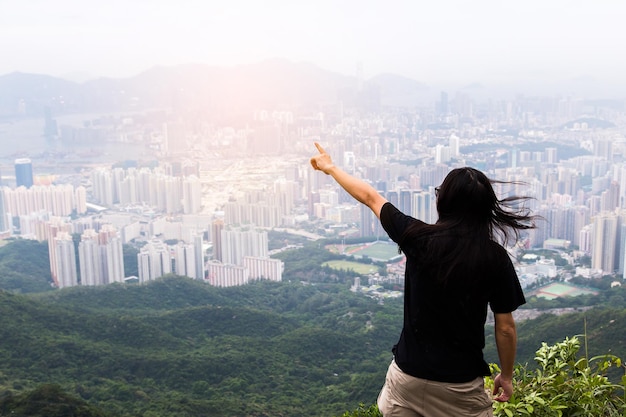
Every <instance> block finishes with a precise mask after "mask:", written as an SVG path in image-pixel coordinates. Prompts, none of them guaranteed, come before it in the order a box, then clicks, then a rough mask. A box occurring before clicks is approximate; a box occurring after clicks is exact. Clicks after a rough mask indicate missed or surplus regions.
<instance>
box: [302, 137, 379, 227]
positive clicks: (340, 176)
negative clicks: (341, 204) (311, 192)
mask: <svg viewBox="0 0 626 417" xmlns="http://www.w3.org/2000/svg"><path fill="white" fill-rule="evenodd" d="M315 147H316V148H317V150H318V151H319V154H318V155H315V156H313V157H312V158H311V166H312V167H313V168H314V169H315V170H317V171H322V172H323V173H324V174H327V175H330V176H331V177H333V178H334V180H335V181H337V183H338V184H339V185H340V186H341V187H342V188H343V189H344V190H346V191H347V192H348V193H349V194H350V195H351V196H352V197H354V198H355V199H356V200H357V201H359V202H360V203H363V204H365V205H366V206H367V207H369V208H370V209H371V210H372V211H373V212H374V214H375V215H376V217H378V218H380V210H381V208H382V207H383V204H385V203H386V202H387V199H385V198H384V197H383V196H382V195H380V193H379V192H378V191H376V189H375V188H374V187H372V186H371V185H369V184H368V183H366V182H365V181H362V180H360V179H358V178H356V177H354V176H352V175H350V174H348V173H347V172H345V171H344V170H342V169H341V168H339V167H338V166H336V165H335V164H334V163H333V161H332V159H331V157H330V155H329V154H328V153H327V152H326V151H325V150H324V148H322V146H321V145H320V144H319V143H317V142H315Z"/></svg>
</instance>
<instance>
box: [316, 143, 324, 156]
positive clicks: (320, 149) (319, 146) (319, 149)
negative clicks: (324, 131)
mask: <svg viewBox="0 0 626 417" xmlns="http://www.w3.org/2000/svg"><path fill="white" fill-rule="evenodd" d="M315 147H316V148H317V150H318V151H319V152H320V153H326V151H325V150H324V148H322V145H320V144H319V143H317V142H315Z"/></svg>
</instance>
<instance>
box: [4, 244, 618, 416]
mask: <svg viewBox="0 0 626 417" xmlns="http://www.w3.org/2000/svg"><path fill="white" fill-rule="evenodd" d="M18 242H23V243H18ZM16 244H17V245H30V246H28V248H24V247H21V246H17V248H18V249H20V250H27V251H28V252H29V253H28V254H25V255H24V257H22V258H18V257H16V255H14V254H15V248H16V246H15V245H16ZM11 247H12V248H13V249H11V250H7V248H11ZM1 249H3V250H0V285H5V283H6V282H9V283H12V284H11V285H13V286H12V287H11V286H8V287H3V288H5V289H7V290H10V291H8V292H2V291H0V340H1V341H2V343H0V415H12V416H20V415H23V416H37V415H42V416H43V415H46V416H54V415H59V416H61V415H70V414H68V411H67V410H74V411H72V412H73V413H74V414H72V415H76V416H79V415H80V416H85V417H89V416H121V417H125V416H128V417H130V416H133V417H134V416H144V417H150V416H164V415H167V416H173V417H177V416H194V417H196V416H209V415H210V416H217V417H219V416H244V415H245V416H259V417H260V416H277V415H282V416H300V415H308V416H320V417H321V416H324V417H328V416H339V415H341V414H342V413H344V412H346V410H357V411H355V412H354V413H361V412H362V413H374V412H377V410H375V407H374V408H371V407H369V406H361V407H360V406H359V404H372V403H373V402H374V401H375V399H376V396H377V394H378V391H379V389H380V387H381V385H382V383H383V382H384V375H385V372H386V368H387V366H388V364H389V361H390V359H391V352H390V349H391V346H392V345H393V344H394V343H395V342H396V339H397V337H398V334H399V331H400V327H401V320H402V301H401V300H393V299H389V300H386V301H385V304H380V303H379V302H378V301H376V300H373V299H370V298H367V297H365V296H363V295H359V294H354V293H351V292H350V291H348V287H349V283H350V282H351V280H352V277H353V276H354V273H353V272H351V271H336V270H331V269H330V268H325V267H321V265H322V264H323V262H325V261H328V260H329V259H334V257H335V255H332V254H331V255H329V254H328V253H327V252H326V251H324V250H322V249H317V248H306V249H303V250H302V251H304V252H302V251H291V252H284V253H282V254H281V256H282V257H284V259H288V262H287V263H286V268H285V274H284V279H285V282H283V283H272V282H258V283H254V284H250V285H247V286H242V287H232V288H215V287H212V286H210V285H207V284H204V283H202V282H198V281H194V280H191V279H189V278H186V277H177V276H168V277H164V278H163V279H159V280H157V281H154V282H151V283H149V284H148V285H132V284H129V285H122V284H115V285H108V286H103V287H73V288H67V289H63V290H54V291H49V288H50V287H49V281H46V280H47V279H48V277H47V276H45V274H44V275H43V278H42V279H41V281H39V279H37V278H34V275H33V277H26V278H24V275H22V276H21V277H22V278H14V279H13V281H3V280H2V278H3V277H2V275H1V274H6V273H7V271H9V270H10V267H8V266H7V265H13V266H12V268H16V266H15V265H17V264H16V262H18V261H19V260H20V259H29V260H28V263H30V262H31V261H32V262H33V264H32V265H30V264H29V265H26V264H25V266H24V267H23V268H20V271H24V270H25V271H29V273H32V274H38V273H42V274H43V272H42V271H43V270H44V266H43V265H39V264H38V263H37V262H39V261H38V260H37V259H30V257H32V254H33V253H40V252H41V251H43V250H46V251H47V246H45V244H43V245H42V244H39V243H37V242H31V241H16V242H13V243H11V244H10V245H7V246H5V247H4V248H1ZM33 258H36V257H33ZM336 259H340V258H336ZM45 261H46V266H45V268H46V269H45V270H46V272H47V273H48V274H49V271H48V270H47V257H46V258H45ZM40 263H42V262H40ZM17 273H18V271H16V274H17ZM289 281H291V282H289ZM32 282H41V283H44V284H45V287H46V290H45V291H38V292H36V293H28V294H27V291H26V290H25V288H28V286H29V285H31V283H32ZM33 288H35V287H33ZM20 291H21V292H22V294H19V292H20ZM623 299H626V289H624V288H613V289H606V290H603V291H602V292H601V293H600V294H599V295H598V296H593V297H591V296H589V297H586V298H580V297H577V300H576V301H572V304H573V305H575V306H581V305H587V306H588V305H594V304H595V305H596V307H595V308H593V309H591V310H587V311H580V312H577V313H573V314H568V315H560V316H556V315H551V314H545V315H542V316H540V317H539V318H537V319H534V320H526V321H520V322H519V323H518V334H519V343H518V357H517V359H518V362H519V367H521V368H519V369H524V370H528V372H534V370H535V369H536V368H537V364H536V363H535V360H534V358H535V356H536V351H537V349H538V348H539V347H541V346H542V343H543V342H547V343H548V344H555V343H560V342H561V341H563V340H564V339H565V338H568V337H572V336H575V335H583V334H586V335H587V336H588V337H587V339H585V340H584V345H583V348H582V349H581V352H578V353H577V355H578V356H579V357H580V356H588V357H594V356H598V355H606V354H607V353H608V354H613V355H615V356H616V357H621V358H624V357H626V346H625V345H624V344H625V341H624V338H623V335H624V334H626V311H625V310H624V309H623V305H622V306H620V305H617V308H615V307H616V304H619V303H618V302H616V300H617V301H619V300H623ZM530 301H531V303H530V304H531V305H534V306H535V307H537V306H538V305H542V306H545V307H550V306H558V307H563V306H565V305H566V303H564V302H563V301H555V302H554V303H548V302H539V301H537V300H530ZM486 333H487V338H486V340H487V346H486V349H485V356H486V359H487V361H488V362H497V355H496V350H495V345H494V342H493V330H492V328H490V327H487V329H486ZM520 372H522V371H521V370H520ZM524 372H526V371H524ZM620 372H621V373H620ZM525 375H526V374H525ZM607 375H608V377H609V378H610V380H611V381H613V382H619V381H620V378H621V377H622V376H623V368H619V367H611V369H610V370H609V371H608V373H607ZM528 380H529V381H530V380H532V378H528ZM529 386H530V385H529ZM33 398H38V400H37V401H39V403H41V404H46V406H45V412H44V411H42V410H43V409H44V408H42V409H41V410H39V411H37V412H40V413H41V414H36V412H35V411H34V410H33V408H32V404H33ZM28 404H31V406H30V408H29V406H28ZM525 406H526V405H524V407H525ZM42 407H43V405H42ZM520 407H521V406H520ZM64 410H65V411H64ZM359 410H360V411H359ZM500 411H501V413H506V411H505V410H504V409H501V410H500ZM509 411H511V410H509ZM55 412H56V413H57V414H55ZM516 412H517V410H516ZM10 413H11V414H10ZM20 413H21V414H20ZM354 415H357V414H354ZM358 415H363V416H365V415H367V416H370V415H372V416H373V415H375V414H358ZM497 415H502V416H503V415H505V414H497ZM531 415H532V414H531ZM546 415H551V414H546ZM565 415H567V414H565Z"/></svg>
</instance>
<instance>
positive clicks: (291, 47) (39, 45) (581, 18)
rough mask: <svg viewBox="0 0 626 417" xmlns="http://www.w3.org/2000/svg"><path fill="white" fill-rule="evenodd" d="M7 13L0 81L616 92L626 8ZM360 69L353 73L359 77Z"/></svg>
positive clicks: (150, 6) (62, 6)
mask: <svg viewBox="0 0 626 417" xmlns="http://www.w3.org/2000/svg"><path fill="white" fill-rule="evenodd" d="M97 6H98V7H97V9H94V7H93V5H90V4H89V2H77V1H74V0H62V1H57V2H54V3H49V2H18V1H14V0H9V1H4V2H3V3H2V5H1V6H0V8H1V9H2V13H0V51H1V52H2V54H3V57H4V59H3V62H2V63H1V64H0V75H1V74H7V73H11V72H15V71H19V72H31V73H42V74H50V75H53V76H60V77H65V78H70V79H74V80H77V79H83V80H84V79H85V78H97V77H102V76H104V77H112V78H124V77H130V76H133V75H136V74H138V73H141V72H142V71H145V70H147V69H150V68H152V67H154V66H172V65H179V64H187V63H204V64H208V65H215V66H227V67H229V66H236V65H246V64H251V63H256V62H259V61H262V60H265V59H271V58H276V57H279V58H285V59H289V60H292V61H295V62H311V63H313V64H316V65H318V66H320V67H321V68H324V69H327V70H331V71H335V72H338V73H343V74H347V75H354V74H356V73H357V72H359V71H361V72H362V75H363V76H364V77H365V78H369V77H373V76H375V75H378V74H380V73H386V72H392V73H396V74H399V75H402V76H405V77H408V78H411V79H415V80H417V81H420V82H425V83H431V84H448V85H449V84H456V85H463V84H467V83H474V82H482V83H485V82H489V83H493V84H504V83H511V82H516V83H522V84H534V85H537V84H540V85H545V84H546V83H551V82H552V83H554V82H562V81H563V80H566V79H571V80H574V79H581V78H582V79H585V78H592V79H595V80H602V81H603V82H605V83H607V84H611V83H612V84H614V85H617V86H623V85H624V82H623V81H622V77H621V74H622V73H623V72H624V71H625V70H626V63H624V62H622V61H623V60H622V59H621V58H620V54H619V51H620V46H621V43H622V41H623V40H624V39H625V38H626V33H624V29H623V28H622V25H621V22H620V19H621V16H623V15H624V12H625V11H626V5H624V4H621V3H617V2H604V3H597V4H591V3H588V2H582V1H576V2H566V1H563V0H558V1H552V2H550V3H540V2H539V1H538V0H531V1H528V2H524V3H523V5H520V4H513V3H506V2H504V3H503V2H497V1H494V0H488V1H481V2H478V3H475V2H472V3H467V2H462V1H460V0H447V1H443V2H437V3H428V4H421V3H415V2H409V1H394V2H391V3H389V2H386V3H384V4H383V3H376V2H369V3H363V2H359V3H357V2H354V1H352V0H350V1H344V2H341V3H337V2H331V1H321V2H315V3H310V4H301V3H298V4H292V3H291V2H286V1H284V0H273V1H270V2H263V3H256V2H250V1H246V0H238V1H229V2H222V1H217V2H211V4H206V3H205V2H200V1H194V0H186V1H183V2H176V3H174V2H171V1H157V2H147V1H135V2H132V3H128V2H121V1H119V0H115V1H111V2H106V3H98V4H97ZM358 68H360V69H358Z"/></svg>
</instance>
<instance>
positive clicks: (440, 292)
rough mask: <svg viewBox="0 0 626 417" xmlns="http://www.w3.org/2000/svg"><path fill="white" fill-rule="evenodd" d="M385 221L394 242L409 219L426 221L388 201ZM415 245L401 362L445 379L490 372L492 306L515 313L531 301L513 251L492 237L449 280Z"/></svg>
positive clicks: (410, 370)
mask: <svg viewBox="0 0 626 417" xmlns="http://www.w3.org/2000/svg"><path fill="white" fill-rule="evenodd" d="M380 221H381V224H382V226H383V228H384V229H385V231H386V232H387V234H388V235H389V237H390V238H391V239H392V240H393V241H394V242H399V241H400V237H401V236H402V234H403V233H404V231H405V230H406V228H407V227H408V226H409V225H411V224H413V223H415V222H418V223H419V224H423V225H426V224H425V223H424V222H422V221H421V220H418V219H415V218H413V217H411V216H407V215H405V214H404V213H402V212H400V211H399V210H398V209H397V208H396V207H395V206H394V205H393V204H391V203H385V204H384V205H383V207H382V209H381V212H380ZM414 226H415V225H414ZM411 249H412V248H402V250H403V251H404V252H405V254H407V262H406V270H405V292H404V323H403V328H402V333H401V334H400V339H399V340H398V343H397V344H396V345H394V347H393V353H394V359H395V362H396V364H397V365H398V366H399V367H400V369H402V370H403V371H404V372H406V373H407V374H409V375H413V376H415V377H418V378H424V379H429V380H433V381H441V382H468V381H471V380H473V379H475V378H476V377H479V376H484V375H489V366H488V365H487V363H486V362H485V360H484V358H483V348H484V347H485V331H484V326H485V321H486V318H487V306H489V307H490V308H491V310H492V311H493V312H494V313H509V312H512V311H514V310H515V309H516V308H517V307H519V306H520V305H522V304H524V303H525V302H526V300H525V299H524V294H523V292H522V288H521V286H520V283H519V280H518V278H517V274H516V273H515V269H514V267H513V264H512V262H511V259H510V258H509V255H508V253H507V252H506V250H505V249H504V248H503V247H502V246H501V245H499V244H498V243H496V242H489V245H488V246H487V247H486V248H482V249H481V254H484V257H483V256H481V257H480V258H481V259H479V260H477V261H476V260H475V262H473V263H472V267H471V268H470V267H468V268H457V271H456V272H455V273H453V275H452V276H451V277H449V278H448V279H447V280H446V283H445V284H443V283H442V281H441V280H440V279H438V276H437V274H436V273H435V272H434V271H433V270H432V269H429V268H428V267H424V266H423V263H422V262H420V259H419V256H418V255H416V256H412V253H414V252H413V251H412V250H411Z"/></svg>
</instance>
